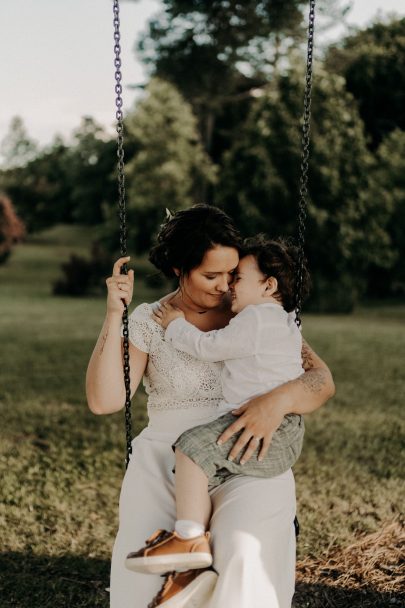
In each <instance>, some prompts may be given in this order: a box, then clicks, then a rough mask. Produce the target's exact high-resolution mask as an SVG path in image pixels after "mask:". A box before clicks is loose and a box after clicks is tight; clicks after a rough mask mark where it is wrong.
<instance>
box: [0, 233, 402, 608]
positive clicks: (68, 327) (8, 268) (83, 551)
mask: <svg viewBox="0 0 405 608" xmlns="http://www.w3.org/2000/svg"><path fill="white" fill-rule="evenodd" d="M90 233H91V231H89V229H87V228H85V229H77V228H75V229H72V227H63V226H60V227H56V228H55V229H52V230H49V231H47V232H44V233H42V234H40V235H35V236H32V237H30V238H29V240H28V241H27V242H26V243H25V244H24V245H21V246H19V247H18V248H16V250H15V252H14V253H13V255H12V257H11V258H10V260H9V262H8V264H7V265H5V266H2V267H0V284H1V292H0V294H1V295H0V310H1V315H0V336H1V344H2V348H1V350H0V370H1V372H0V373H1V382H0V407H1V420H2V424H1V427H0V436H1V447H0V467H1V479H2V482H1V490H0V492H1V505H0V527H1V529H0V535H1V536H0V537H1V540H2V549H1V555H0V560H1V563H0V577H1V578H0V597H1V602H0V605H1V606H2V607H3V606H4V608H6V607H7V608H8V607H18V608H23V607H24V608H28V607H29V608H48V607H49V608H50V607H51V606H52V608H65V607H67V606H74V607H75V608H80V607H86V608H90V607H91V608H96V607H104V608H107V606H108V593H107V592H106V591H105V588H106V587H108V577H109V558H110V554H111V549H112V543H113V540H114V535H115V531H116V528H117V504H118V496H119V489H120V483H121V479H122V476H123V472H124V452H125V445H124V422H123V414H115V415H112V416H105V417H96V416H94V415H92V414H91V413H90V412H89V411H88V410H87V406H86V401H85V392H84V379H85V371H86V367H87V362H88V360H89V357H90V354H91V352H92V350H93V347H94V344H95V341H96V338H97V336H98V333H99V331H100V328H101V325H102V321H103V318H104V313H105V298H102V297H100V298H97V297H91V298H90V297H89V298H80V299H75V298H67V297H54V296H52V293H51V283H52V281H53V280H55V279H56V278H57V277H58V276H59V274H60V270H59V266H60V263H61V262H62V261H64V260H66V258H67V257H68V255H69V253H70V252H76V253H82V252H83V253H85V252H87V250H88V245H87V240H88V238H89V234H90ZM135 274H136V266H135ZM159 295H160V292H159V291H156V290H155V291H154V290H152V289H150V288H147V287H146V286H145V285H144V283H143V282H142V281H138V282H137V283H136V287H135V296H134V302H133V304H132V305H131V309H132V307H133V305H134V304H137V303H139V302H141V301H148V300H149V301H151V300H153V299H156V298H157V297H158V296H159ZM404 322H405V306H402V307H401V306H396V307H391V308H388V307H381V306H380V307H378V308H367V309H362V310H359V311H358V312H356V313H355V314H354V315H352V316H311V315H306V316H305V317H304V335H305V337H306V338H307V339H308V341H309V342H310V344H311V345H312V346H313V347H314V348H315V349H316V350H317V351H318V352H319V354H320V355H321V356H322V357H323V358H324V359H325V360H326V361H327V362H328V364H329V365H330V367H331V369H332V371H333V373H334V377H335V381H336V385H337V395H336V397H335V398H334V399H333V400H332V401H331V402H330V403H329V404H328V405H327V406H325V407H323V408H321V410H319V411H318V412H316V413H314V414H312V415H311V416H308V417H307V418H306V429H307V433H306V442H305V446H304V451H303V454H302V456H301V459H300V461H299V462H298V464H297V465H296V467H295V475H296V480H297V498H298V513H299V519H300V524H301V535H300V537H299V543H298V559H299V563H298V584H297V593H296V600H295V605H296V607H297V608H304V607H309V608H324V607H325V608H326V607H329V606H331V607H337V608H343V607H349V606H350V607H354V606H356V607H357V606H358V607H360V606H361V607H365V608H367V607H373V608H377V607H378V608H384V607H385V606H386V607H388V606H393V605H400V604H402V602H403V601H404V600H405V598H404V597H403V596H401V595H400V583H401V578H400V574H399V567H398V563H397V559H398V556H399V551H400V543H401V538H402V542H403V541H404V533H403V528H402V527H401V524H400V507H401V502H400V501H401V498H402V499H403V481H402V478H401V466H400V452H401V438H402V442H403V437H404V432H403V426H402V429H401V414H402V411H401V410H402V406H403V403H404V401H405V378H404V372H403V370H404V363H403V362H404V360H405V329H404V327H405V323H404ZM133 418H134V426H135V432H136V433H137V432H139V431H140V429H141V428H142V427H143V426H144V425H145V423H146V419H145V398H144V396H143V395H142V394H137V395H136V397H135V399H134V402H133ZM402 424H403V423H402ZM401 481H402V485H401ZM401 491H402V496H401ZM403 582H404V579H403V578H402V583H403ZM224 608H228V607H226V606H224Z"/></svg>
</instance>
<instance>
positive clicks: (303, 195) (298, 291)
mask: <svg viewBox="0 0 405 608" xmlns="http://www.w3.org/2000/svg"><path fill="white" fill-rule="evenodd" d="M113 13H114V20H113V23H114V42H115V44H114V55H115V58H114V65H115V95H116V98H115V105H116V114H115V117H116V121H117V123H116V131H117V157H118V163H117V181H118V215H119V221H120V248H121V257H125V256H126V255H127V227H126V206H125V176H124V125H123V110H122V103H123V102H122V84H121V81H122V74H121V45H120V40H121V34H120V17H119V0H114V4H113ZM314 21H315V0H310V2H309V25H308V44H307V63H306V76H305V93H304V112H303V126H302V137H301V168H300V182H299V200H298V231H297V245H298V264H297V269H296V276H295V322H296V324H297V325H298V327H300V326H301V310H302V281H303V266H304V242H305V220H306V216H307V197H308V187H307V186H308V159H309V143H310V119H311V93H312V60H313V43H314ZM121 274H128V269H127V265H126V264H123V266H122V267H121ZM123 304H124V312H123V315H122V321H123V326H124V327H123V335H124V360H123V370H124V383H125V434H126V458H125V465H126V467H128V464H129V460H130V457H131V454H132V445H131V440H132V420H131V387H130V376H129V371H130V369H129V338H128V336H129V332H128V306H127V304H126V303H125V302H124V300H123ZM294 526H295V531H296V535H297V536H298V533H299V525H298V520H297V518H295V520H294Z"/></svg>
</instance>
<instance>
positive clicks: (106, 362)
mask: <svg viewBox="0 0 405 608" xmlns="http://www.w3.org/2000/svg"><path fill="white" fill-rule="evenodd" d="M147 362H148V355H147V353H144V352H142V351H141V350H139V349H138V348H136V347H135V346H134V345H133V344H131V342H130V343H129V366H130V380H131V397H132V396H133V394H134V393H135V391H136V389H137V388H138V386H139V383H140V381H141V379H142V376H143V374H144V372H145V368H146V365H147ZM86 395H87V403H88V406H89V408H90V410H91V411H92V412H93V413H94V414H112V413H113V412H118V411H119V410H120V409H122V408H123V407H124V405H125V384H124V371H123V340H122V339H121V315H120V314H118V315H117V314H108V313H107V315H106V318H105V321H104V324H103V327H102V329H101V332H100V335H99V337H98V340H97V342H96V346H95V347H94V350H93V353H92V355H91V358H90V361H89V365H88V367H87V374H86Z"/></svg>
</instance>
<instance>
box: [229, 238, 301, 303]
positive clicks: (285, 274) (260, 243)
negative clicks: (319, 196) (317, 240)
mask: <svg viewBox="0 0 405 608" xmlns="http://www.w3.org/2000/svg"><path fill="white" fill-rule="evenodd" d="M247 255H253V257H254V258H255V259H256V262H257V265H258V267H259V270H260V272H262V273H263V274H264V275H265V277H266V279H267V278H269V277H274V278H275V279H277V283H278V292H279V294H280V298H281V303H282V305H283V307H284V308H285V310H286V311H287V312H291V311H292V310H294V309H295V304H296V301H295V275H296V268H297V264H298V247H296V246H295V245H294V244H293V242H292V241H291V240H290V239H286V238H278V239H274V240H270V239H268V238H267V237H266V235H264V234H258V235H257V236H255V237H252V238H249V239H245V241H244V243H243V249H242V252H241V254H240V256H241V258H243V257H246V256H247ZM309 288H310V276H309V272H308V269H307V265H306V260H305V259H304V268H303V273H302V301H304V300H305V298H306V297H307V296H308V294H309Z"/></svg>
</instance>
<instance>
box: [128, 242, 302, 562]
mask: <svg viewBox="0 0 405 608" xmlns="http://www.w3.org/2000/svg"><path fill="white" fill-rule="evenodd" d="M296 259H297V252H296V248H295V247H293V246H291V245H289V244H288V243H287V242H286V241H283V240H281V239H280V240H277V241H275V240H273V241H270V240H266V239H265V238H264V237H263V236H262V235H259V236H258V237H255V238H253V239H248V240H247V241H245V247H244V251H243V252H242V255H241V259H240V262H239V265H238V267H237V270H236V272H235V276H234V279H233V281H232V283H231V285H230V290H231V295H232V311H233V312H234V313H237V314H236V316H235V317H234V318H233V319H232V320H231V321H230V323H229V325H228V326H227V327H225V328H224V329H219V330H214V331H209V332H202V331H200V330H199V329H197V328H196V327H195V326H194V325H192V324H191V323H188V322H187V321H186V320H185V318H184V313H183V312H182V311H181V310H179V309H177V308H174V307H173V306H171V305H170V304H163V305H161V307H160V309H159V310H158V311H156V313H155V314H154V319H155V321H157V322H158V323H159V324H160V325H161V326H162V327H163V328H165V329H166V328H167V329H166V333H165V340H167V341H168V342H170V343H171V344H172V345H173V346H174V347H175V348H176V349H178V350H181V351H184V352H186V353H189V354H190V355H192V356H193V357H196V358H198V359H201V360H203V361H223V363H224V367H223V370H222V373H221V382H222V390H223V397H224V398H223V401H222V402H221V403H220V404H219V410H218V418H217V419H215V420H214V421H213V422H210V423H208V424H203V425H200V426H197V427H194V428H192V429H189V430H187V431H185V432H184V433H182V435H180V437H179V438H178V439H177V440H176V442H175V443H174V445H173V449H174V451H175V461H176V467H175V473H176V478H175V487H176V508H177V521H176V524H175V529H174V531H172V532H169V531H166V530H157V531H156V532H155V533H154V534H153V535H152V536H151V537H150V538H149V539H148V540H147V541H146V546H145V547H143V548H141V549H139V550H138V551H135V552H134V553H130V554H129V555H128V556H127V559H126V567H127V568H129V569H130V570H135V571H137V572H149V573H160V574H162V573H165V572H167V571H171V570H188V569H197V568H204V567H208V566H210V565H211V563H212V555H211V550H210V543H209V539H210V534H209V532H206V528H207V525H208V522H209V518H210V515H211V500H210V497H209V490H211V489H212V488H214V487H216V486H218V485H220V484H222V483H224V481H226V480H228V479H230V478H231V477H232V476H234V475H251V476H255V477H275V476H277V475H280V474H281V473H284V472H285V471H287V470H288V469H289V468H290V467H291V466H292V465H293V464H294V463H295V462H296V460H297V459H298V457H299V455H300V452H301V448H302V443H303V436H304V421H303V418H302V417H301V416H299V415H295V414H289V415H287V416H285V417H284V419H283V422H282V423H281V425H280V427H279V428H278V429H277V431H276V432H275V433H274V435H273V437H272V440H271V444H270V447H269V449H268V451H267V453H266V454H262V450H261V445H260V442H261V438H260V437H251V438H250V442H251V443H252V444H253V447H255V452H254V454H253V456H252V457H251V458H250V459H249V460H246V461H245V460H244V457H243V456H242V457H241V459H240V460H239V462H235V461H233V460H231V459H230V458H228V454H229V451H230V448H229V446H228V447H227V446H226V445H225V444H222V445H219V444H218V443H217V440H218V437H219V436H220V435H221V434H222V433H223V432H224V431H225V429H226V428H227V427H229V425H230V424H232V422H234V421H235V420H236V419H237V417H236V416H234V415H233V414H232V410H235V409H236V408H237V407H240V405H242V404H243V403H244V402H246V401H248V400H249V399H251V398H252V397H255V396H257V395H260V394H264V393H267V392H268V391H270V390H271V389H273V388H275V387H276V386H279V385H280V384H283V383H285V382H287V381H289V380H293V379H295V378H297V377H298V376H300V375H301V374H303V373H304V369H303V368H302V361H301V347H302V338H301V332H300V330H299V329H298V327H297V325H296V323H295V314H294V307H295V297H294V293H295V267H296ZM308 285H309V277H308V273H307V271H306V269H304V273H303V295H306V293H307V291H308ZM242 432H243V430H242V431H240V432H239V434H237V435H236V437H239V436H240V435H241V434H242ZM232 439H233V443H234V441H235V437H233V438H232ZM291 524H292V522H291Z"/></svg>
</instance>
